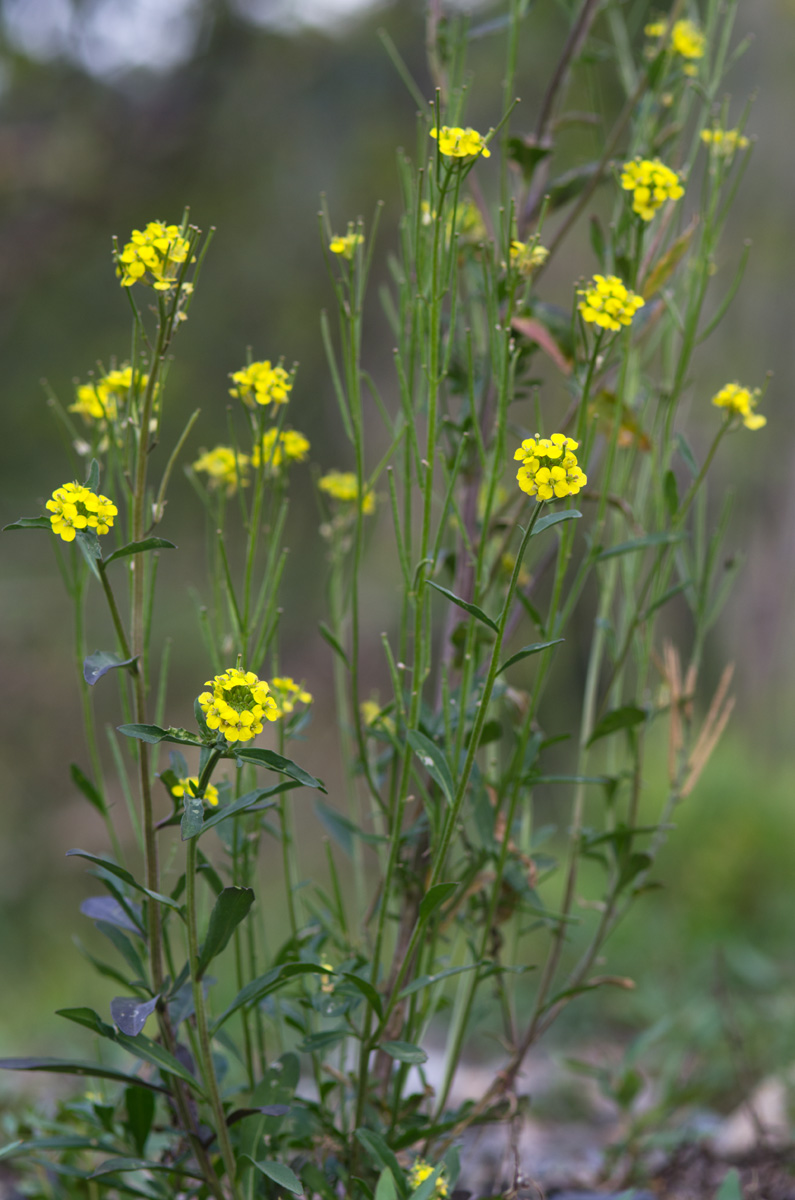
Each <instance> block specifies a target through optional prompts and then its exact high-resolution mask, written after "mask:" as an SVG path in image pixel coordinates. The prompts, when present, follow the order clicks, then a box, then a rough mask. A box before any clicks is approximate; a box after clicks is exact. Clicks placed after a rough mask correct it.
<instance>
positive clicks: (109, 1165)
mask: <svg viewBox="0 0 795 1200" xmlns="http://www.w3.org/2000/svg"><path fill="white" fill-rule="evenodd" d="M126 1171H167V1172H169V1174H172V1175H184V1176H186V1177H187V1178H188V1179H201V1180H203V1179H204V1176H203V1175H196V1174H195V1173H194V1172H193V1171H187V1170H186V1169H185V1167H181V1166H178V1165H177V1164H176V1163H173V1162H157V1161H154V1162H150V1161H149V1160H148V1159H145V1158H127V1157H124V1158H106V1159H105V1161H104V1162H103V1163H100V1164H99V1166H98V1167H95V1168H94V1171H93V1173H92V1174H91V1175H90V1176H89V1178H90V1179H101V1178H102V1176H103V1175H115V1174H124V1173H125V1172H126Z"/></svg>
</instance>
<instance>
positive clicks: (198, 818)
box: [180, 790, 204, 842]
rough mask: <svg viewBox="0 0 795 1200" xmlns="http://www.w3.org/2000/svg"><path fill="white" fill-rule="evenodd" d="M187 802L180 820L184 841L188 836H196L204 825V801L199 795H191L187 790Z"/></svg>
mask: <svg viewBox="0 0 795 1200" xmlns="http://www.w3.org/2000/svg"><path fill="white" fill-rule="evenodd" d="M184 800H185V803H184V809H183V812H182V820H181V821H180V834H181V836H182V840H183V842H186V841H187V840H188V838H192V837H196V835H197V834H198V833H201V831H202V826H203V825H204V801H203V800H201V799H199V797H198V796H191V795H190V794H189V793H188V792H187V790H186V792H185V798H184Z"/></svg>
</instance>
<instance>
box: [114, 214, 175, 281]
mask: <svg viewBox="0 0 795 1200" xmlns="http://www.w3.org/2000/svg"><path fill="white" fill-rule="evenodd" d="M189 250H190V243H189V242H188V240H187V238H184V237H183V236H182V230H181V229H180V227H179V225H165V224H164V223H163V222H162V221H150V222H149V224H148V225H147V227H146V229H144V230H140V229H134V230H133V231H132V233H131V234H130V241H129V242H128V243H127V245H126V246H125V247H124V249H123V250H121V251H117V252H116V254H115V258H116V274H117V275H118V276H119V278H120V279H121V285H122V287H132V285H133V284H134V283H145V284H148V285H149V286H150V287H153V288H154V289H155V291H157V292H168V291H170V290H171V288H173V287H174V286H175V284H176V282H177V275H178V274H179V269H180V267H181V265H182V264H183V263H184V262H185V259H186V258H187V257H188V251H189Z"/></svg>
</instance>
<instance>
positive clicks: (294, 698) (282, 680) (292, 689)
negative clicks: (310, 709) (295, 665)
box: [270, 675, 312, 717]
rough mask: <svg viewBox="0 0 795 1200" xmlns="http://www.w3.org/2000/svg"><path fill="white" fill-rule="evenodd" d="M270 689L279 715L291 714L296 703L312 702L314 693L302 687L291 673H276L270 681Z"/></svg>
mask: <svg viewBox="0 0 795 1200" xmlns="http://www.w3.org/2000/svg"><path fill="white" fill-rule="evenodd" d="M270 690H271V694H272V696H273V699H274V700H275V701H276V707H277V708H278V710H279V716H280V717H284V716H287V715H289V714H290V713H291V712H292V711H293V709H294V708H295V706H296V704H311V703H312V694H311V692H307V691H305V689H304V688H303V687H300V686H299V685H298V684H297V683H296V682H295V680H294V679H291V678H290V676H289V675H274V677H273V679H271V682H270Z"/></svg>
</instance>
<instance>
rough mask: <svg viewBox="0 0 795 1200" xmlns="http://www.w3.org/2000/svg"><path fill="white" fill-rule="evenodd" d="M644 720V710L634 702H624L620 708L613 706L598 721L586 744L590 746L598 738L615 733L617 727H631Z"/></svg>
mask: <svg viewBox="0 0 795 1200" xmlns="http://www.w3.org/2000/svg"><path fill="white" fill-rule="evenodd" d="M645 720H646V712H645V711H644V710H643V709H642V708H638V707H637V706H636V705H634V704H625V705H623V706H622V707H621V708H614V709H613V710H612V711H611V712H609V713H605V715H604V716H603V717H602V719H601V721H599V722H598V724H597V726H596V728H595V729H594V731H593V733H592V734H591V736H590V737H589V739H588V741H587V742H586V746H592V745H593V743H594V742H598V741H599V739H600V738H603V737H607V735H608V734H610V733H615V732H616V731H617V730H619V729H632V728H634V726H635V725H640V724H641V722H643V721H645Z"/></svg>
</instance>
